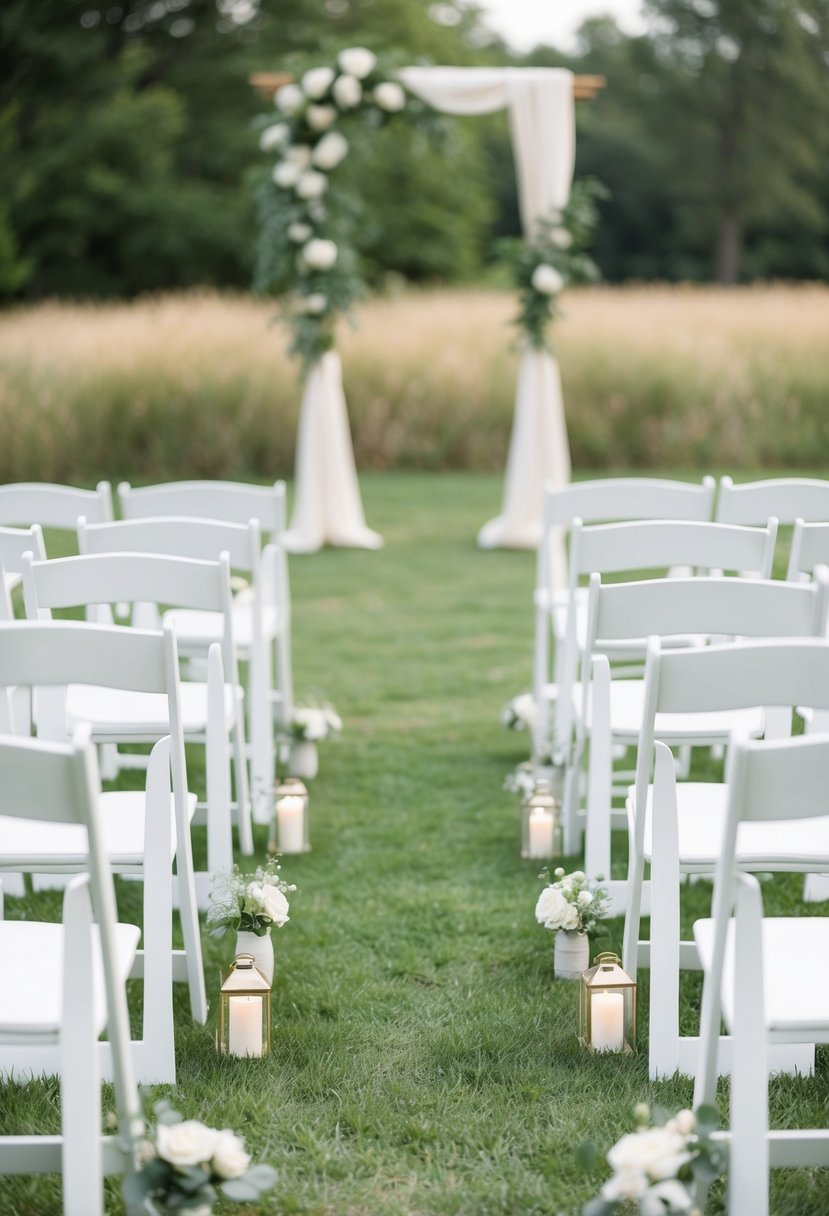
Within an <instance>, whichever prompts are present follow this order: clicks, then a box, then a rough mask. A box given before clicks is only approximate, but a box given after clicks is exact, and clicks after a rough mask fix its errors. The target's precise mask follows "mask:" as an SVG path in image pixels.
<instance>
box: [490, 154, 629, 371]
mask: <svg viewBox="0 0 829 1216" xmlns="http://www.w3.org/2000/svg"><path fill="white" fill-rule="evenodd" d="M605 195H606V191H605V189H604V187H603V186H602V185H601V183H600V182H598V181H596V180H595V178H586V179H585V180H584V181H580V182H576V183H575V185H574V186H573V190H572V193H571V195H570V200H569V202H568V203H567V205H566V207H565V208H564V209H563V210H562V211H561V212H559V213H557V214H555V215H552V216H549V217H546V218H544V219H542V220H539V222H538V223H537V225H536V229H535V232H534V234H533V236H532V238H531V239H530V240H526V241H525V240H520V239H511V240H509V241H501V242H500V244H499V247H500V250H501V253H502V255H503V256H504V257H506V258H507V259H508V261H509V262H511V264H512V270H513V275H514V278H515V283H516V286H517V287H518V290H519V292H520V308H519V313H518V316H517V317H516V318H515V324H516V325H517V326H518V328H519V329H520V330H521V333H522V335H523V336H524V338H525V339H526V341H527V342H528V343H529V345H530V346H532V347H533V348H534V349H535V350H547V349H550V341H549V327H550V322H551V321H553V320H554V319H555V318H556V317H558V316H560V315H561V307H560V304H559V296H560V294H561V292H562V291H563V290H564V288H565V287H566V286H567V285H568V284H569V283H594V282H596V280H597V279H598V278H599V271H598V267H597V266H596V264H595V262H594V261H593V259H592V258H591V257H590V255H589V254H588V252H587V249H588V247H589V245H590V243H591V241H592V239H593V233H594V231H595V228H596V221H597V214H598V213H597V207H596V204H597V202H598V201H599V199H601V198H604V197H605Z"/></svg>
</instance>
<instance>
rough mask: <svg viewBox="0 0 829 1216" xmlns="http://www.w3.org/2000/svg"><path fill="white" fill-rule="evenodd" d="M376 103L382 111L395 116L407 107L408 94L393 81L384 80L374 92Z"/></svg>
mask: <svg viewBox="0 0 829 1216" xmlns="http://www.w3.org/2000/svg"><path fill="white" fill-rule="evenodd" d="M374 103H375V105H378V106H379V107H380V109H381V110H387V111H388V113H389V114H394V113H396V112H397V111H398V110H402V109H403V107H404V106H405V104H406V94H405V93H404V92H403V89H402V88H401V87H400V85H399V84H395V82H394V81H393V80H384V81H383V83H382V84H378V85H377V87H376V89H375V90H374Z"/></svg>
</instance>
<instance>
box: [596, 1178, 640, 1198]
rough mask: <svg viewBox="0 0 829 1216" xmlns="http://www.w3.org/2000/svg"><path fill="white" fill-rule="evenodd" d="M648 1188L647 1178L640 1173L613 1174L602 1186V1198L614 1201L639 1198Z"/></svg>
mask: <svg viewBox="0 0 829 1216" xmlns="http://www.w3.org/2000/svg"><path fill="white" fill-rule="evenodd" d="M647 1189H648V1180H647V1178H646V1177H645V1175H644V1174H642V1173H636V1172H628V1173H622V1174H615V1175H614V1177H613V1178H609V1179H608V1180H607V1182H606V1183H605V1184H604V1186H603V1187H602V1198H603V1199H609V1200H610V1201H611V1202H614V1201H616V1200H619V1199H633V1200H636V1199H640V1198H641V1197H642V1195H644V1194H645V1191H646V1190H647Z"/></svg>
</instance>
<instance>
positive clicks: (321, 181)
mask: <svg viewBox="0 0 829 1216" xmlns="http://www.w3.org/2000/svg"><path fill="white" fill-rule="evenodd" d="M327 189H328V178H327V177H326V176H325V174H324V173H317V171H316V169H307V170H306V171H305V173H303V174H302V175H301V177H300V178H299V180H298V181H297V183H296V192H297V194H298V195H299V197H300V198H305V199H309V198H319V196H320V195H321V194H325V192H326V190H327Z"/></svg>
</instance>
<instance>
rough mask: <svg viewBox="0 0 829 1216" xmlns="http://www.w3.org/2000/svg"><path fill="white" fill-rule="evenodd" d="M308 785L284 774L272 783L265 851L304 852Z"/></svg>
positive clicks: (306, 831)
mask: <svg viewBox="0 0 829 1216" xmlns="http://www.w3.org/2000/svg"><path fill="white" fill-rule="evenodd" d="M310 849H311V844H310V841H309V823H308V788H307V786H306V785H305V782H304V781H300V779H299V777H286V778H285V780H284V781H280V783H279V785H278V786H277V787H276V798H275V802H274V813H273V820H272V821H271V831H270V836H269V839H268V852H269V853H276V852H277V851H279V852H280V853H308V852H309V851H310Z"/></svg>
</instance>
